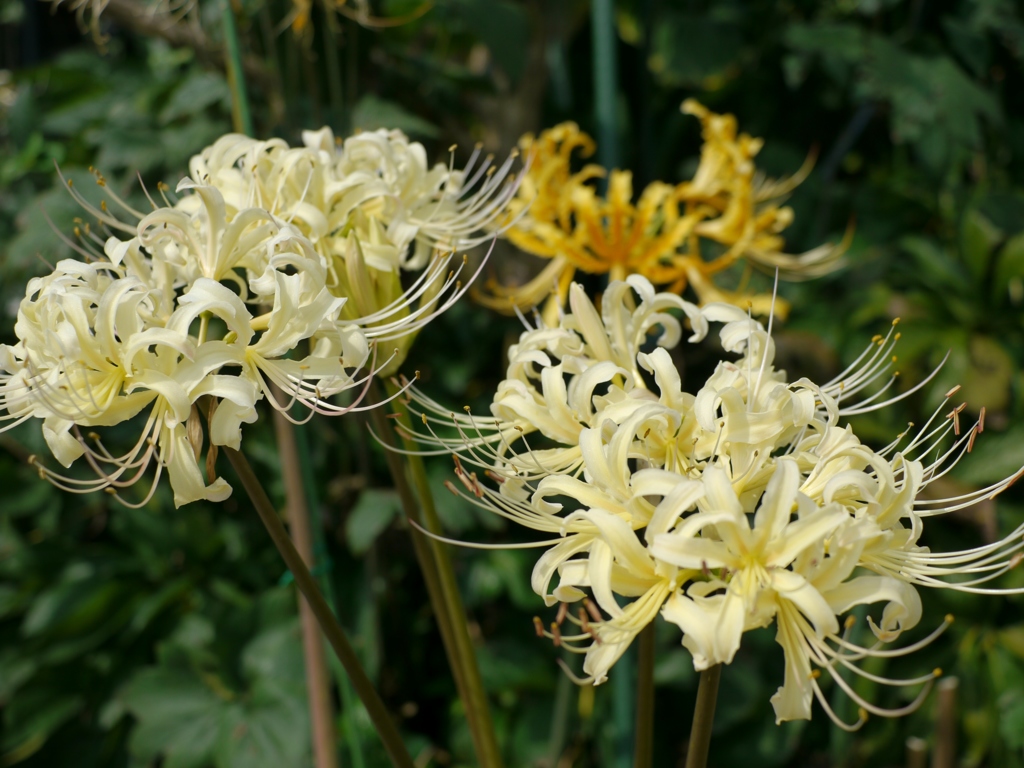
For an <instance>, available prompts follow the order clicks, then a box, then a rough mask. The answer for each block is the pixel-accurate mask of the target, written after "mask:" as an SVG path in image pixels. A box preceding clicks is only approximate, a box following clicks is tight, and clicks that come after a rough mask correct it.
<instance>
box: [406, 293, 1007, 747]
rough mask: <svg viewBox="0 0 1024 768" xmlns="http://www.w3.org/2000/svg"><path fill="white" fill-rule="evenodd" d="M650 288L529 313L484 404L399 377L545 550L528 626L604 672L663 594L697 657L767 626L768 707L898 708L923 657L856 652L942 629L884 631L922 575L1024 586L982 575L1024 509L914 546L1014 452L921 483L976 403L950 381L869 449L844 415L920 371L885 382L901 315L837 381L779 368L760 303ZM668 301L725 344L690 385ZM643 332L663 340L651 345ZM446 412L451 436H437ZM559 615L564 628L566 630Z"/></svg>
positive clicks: (989, 587) (910, 614)
mask: <svg viewBox="0 0 1024 768" xmlns="http://www.w3.org/2000/svg"><path fill="white" fill-rule="evenodd" d="M647 288H648V286H645V284H644V282H643V281H642V279H641V278H633V279H632V282H630V283H613V284H612V285H611V286H610V287H609V289H608V291H607V293H606V294H605V297H604V302H603V304H602V311H601V313H600V314H599V313H598V312H597V310H596V309H595V308H594V305H593V304H592V303H591V302H590V301H589V300H588V299H587V298H586V296H585V295H584V294H583V293H582V291H581V290H580V289H579V288H578V287H573V289H572V290H571V292H570V307H569V312H568V313H567V314H565V315H563V316H562V317H561V318H560V319H559V323H558V325H557V326H554V327H547V326H542V327H540V328H536V329H533V328H531V329H528V330H527V332H526V333H524V334H523V335H522V336H521V338H520V341H519V344H517V345H515V346H513V347H512V348H511V349H510V351H509V367H508V371H507V374H506V379H505V380H504V381H503V382H502V383H501V384H500V385H499V388H498V391H497V392H496V394H495V396H494V398H493V401H492V405H491V412H492V416H491V417H490V418H486V417H478V416H474V415H472V414H471V413H468V412H467V413H466V415H458V416H456V415H455V414H449V413H448V412H447V411H446V409H445V408H444V407H443V406H441V405H440V404H438V403H436V402H435V401H433V400H430V399H429V398H428V397H427V396H426V395H424V394H423V393H421V392H418V391H416V390H415V389H413V390H411V391H412V398H413V408H414V410H415V411H416V412H417V413H418V414H419V416H420V419H421V421H422V423H423V424H424V425H425V426H426V430H425V432H426V434H424V433H418V432H417V433H414V437H415V438H416V439H417V440H419V441H420V443H421V444H422V445H423V447H424V448H423V453H451V454H453V456H454V460H455V465H456V478H457V480H458V481H459V483H460V484H461V488H460V487H459V486H458V485H456V484H455V483H449V484H448V487H449V489H450V490H452V491H453V492H455V493H457V494H459V495H461V496H463V497H464V498H467V499H468V500H469V501H471V502H472V503H474V504H476V505H477V506H479V507H481V508H483V509H487V510H490V511H492V512H494V513H496V514H498V515H500V516H502V517H505V518H507V519H509V520H512V521H513V522H516V523H517V524H520V525H523V526H525V527H528V528H532V529H533V530H536V531H538V532H540V533H541V534H543V539H542V540H541V541H537V542H535V543H528V544H523V545H516V546H519V547H523V548H526V547H530V546H536V547H540V548H544V549H545V550H546V551H545V552H544V553H543V554H542V555H541V557H540V558H539V559H538V561H537V563H536V566H535V568H534V572H533V576H532V582H531V583H532V587H533V589H534V591H535V592H536V593H537V594H538V595H539V596H541V597H542V598H543V600H544V602H545V604H546V605H548V606H554V605H556V604H557V605H558V614H557V619H556V621H555V622H553V623H552V624H550V625H549V626H547V627H545V626H544V624H543V623H542V622H541V621H540V619H539V618H538V619H535V623H536V624H537V631H538V634H540V635H542V636H544V637H548V638H550V639H552V640H553V641H554V642H555V644H556V645H560V646H563V647H565V648H567V649H568V650H570V651H572V652H574V653H580V654H584V655H585V659H584V664H583V673H584V675H585V677H582V678H580V677H577V676H575V675H573V677H574V679H576V680H577V682H580V683H592V684H597V683H600V682H602V681H603V680H604V679H606V677H607V676H608V674H609V672H610V668H611V667H612V666H613V665H614V663H615V662H616V661H617V659H618V658H619V657H620V656H621V654H622V652H623V651H624V650H625V649H626V648H627V647H628V646H629V644H630V643H631V642H632V639H633V638H634V637H635V636H636V635H637V634H638V633H639V632H640V631H641V630H642V629H643V628H644V626H646V625H647V624H649V623H650V622H651V621H653V620H654V619H655V618H656V617H657V615H658V614H659V613H661V615H662V616H663V617H664V618H665V619H666V620H667V621H670V622H672V623H674V624H676V625H677V626H679V627H680V628H681V629H682V630H683V644H684V646H685V647H687V648H688V649H689V650H690V652H691V654H692V656H693V659H694V664H695V667H696V668H697V669H704V668H707V667H709V666H711V665H714V664H718V663H729V662H730V661H731V660H732V659H733V657H734V656H735V654H736V652H737V650H738V648H739V647H740V645H741V642H742V636H743V634H744V633H745V632H747V631H749V630H751V629H754V628H757V627H765V626H768V625H770V624H772V623H774V624H775V625H776V628H777V639H778V642H779V644H780V645H781V646H782V648H783V651H784V656H785V660H786V663H785V673H784V681H783V685H782V686H781V687H780V689H779V691H778V693H777V694H776V695H775V696H774V697H773V698H772V704H773V706H774V707H775V711H776V717H777V719H778V720H779V721H780V722H781V721H783V720H789V719H803V718H808V717H810V713H811V702H812V700H813V699H814V698H817V699H818V700H819V702H820V703H821V705H822V707H823V708H824V709H825V711H826V713H827V714H828V715H829V717H830V718H832V719H833V720H834V721H835V722H836V723H837V725H839V726H840V727H843V728H846V729H850V730H853V729H856V728H858V727H860V725H861V724H862V723H863V722H864V720H865V718H866V717H867V714H868V713H875V714H880V715H886V716H893V715H900V714H904V713H906V712H909V711H911V710H912V709H914V708H915V707H917V706H918V705H919V704H920V703H921V702H922V701H923V698H924V696H925V695H926V694H927V691H928V689H929V688H930V685H931V681H932V680H933V679H934V677H935V676H936V674H937V673H930V674H926V675H922V676H920V677H917V678H913V679H909V680H893V679H889V678H884V677H881V676H878V675H875V674H872V673H870V672H868V671H866V670H863V669H860V668H859V666H858V662H860V661H863V660H865V659H868V658H871V657H879V658H888V657H894V656H901V655H905V654H909V653H912V652H913V651H915V650H917V649H919V648H921V647H923V646H924V645H926V644H927V643H929V642H931V641H932V640H933V639H934V638H935V637H937V636H938V635H939V634H940V633H941V632H942V631H943V630H944V629H945V627H946V626H947V625H948V620H947V622H945V623H943V624H942V625H941V626H940V627H938V628H937V629H935V630H934V631H933V632H932V633H931V634H930V635H928V636H927V637H924V638H923V639H920V640H918V641H917V642H914V643H912V644H910V645H906V646H903V647H889V648H886V647H883V645H884V644H886V643H891V642H893V641H895V640H897V639H899V637H900V635H901V634H902V633H903V632H904V631H905V630H908V629H911V628H913V627H914V626H915V625H916V624H917V623H918V622H919V620H920V616H921V600H920V596H919V593H918V590H919V588H920V587H922V586H928V587H944V586H948V587H951V588H954V589H959V590H962V591H965V592H973V593H991V594H1007V593H1022V592H1024V590H1022V589H1019V588H1005V589H1004V588H1000V587H998V586H997V585H993V584H990V582H992V580H993V579H995V578H997V577H999V576H1000V575H1002V574H1004V573H1005V572H1006V571H1007V570H1009V569H1011V568H1013V567H1015V566H1016V565H1018V564H1019V563H1020V562H1021V560H1022V554H1021V553H1022V550H1024V526H1021V527H1019V528H1017V529H1016V530H1014V531H1012V532H1011V533H1010V534H1009V535H1008V536H1006V537H1005V538H1004V539H1002V540H1000V541H998V542H994V543H991V544H986V545H983V546H979V547H973V548H969V549H965V550H963V551H958V552H946V553H935V552H931V551H930V550H929V549H928V548H927V547H925V546H923V545H922V544H921V543H920V542H921V540H922V534H923V528H924V526H925V524H926V522H927V520H928V519H929V518H930V517H931V516H934V515H937V514H942V513H945V512H950V511H954V510H958V509H963V508H965V507H968V506H970V505H971V504H973V503H976V502H977V501H979V500H981V499H984V498H989V497H991V496H994V495H995V494H997V493H999V492H1001V491H1002V490H1004V489H1005V488H1006V487H1008V486H1009V484H1011V483H1012V482H1013V481H1014V480H1016V479H1017V477H1019V476H1020V474H1022V473H1024V470H1022V472H1018V473H1016V474H1015V475H1013V476H1012V477H1009V478H1006V479H1005V480H1003V481H1000V482H999V483H995V484H993V485H991V486H989V487H987V488H984V489H980V490H978V491H975V492H971V493H967V494H963V495H961V496H957V497H953V498H948V499H933V498H925V497H923V496H922V493H921V492H922V490H923V489H924V488H926V487H927V486H928V485H929V484H930V483H933V482H934V481H936V480H938V479H940V478H942V477H943V476H944V475H945V474H946V473H947V472H949V471H950V468H951V467H952V466H953V465H954V464H955V463H956V462H957V461H958V460H959V459H960V458H962V457H963V455H964V454H965V453H967V452H969V451H970V449H971V447H972V446H973V444H974V442H975V439H976V437H977V435H978V434H979V433H980V432H981V430H982V429H983V426H984V413H983V412H982V416H981V417H980V418H979V419H978V421H977V422H976V423H975V424H974V425H973V426H970V427H969V428H966V425H964V428H961V423H960V414H961V413H962V411H963V406H962V405H959V406H956V407H951V403H950V399H951V398H952V397H953V396H954V395H955V394H956V391H957V388H954V389H953V390H951V391H950V392H949V393H947V396H946V399H945V402H944V403H943V405H942V406H940V408H939V409H937V410H936V411H935V413H934V414H933V415H932V416H931V418H929V420H928V421H927V422H926V423H925V424H924V426H923V427H921V428H920V429H918V430H916V431H914V430H910V429H908V431H907V432H906V433H904V434H902V435H900V436H899V437H898V438H897V439H896V440H894V441H893V442H892V443H891V444H890V445H888V446H885V447H884V448H882V449H881V450H877V451H876V450H872V449H871V448H869V447H868V446H866V445H864V444H863V443H862V442H861V441H860V439H859V438H858V437H857V435H856V434H855V433H854V432H853V430H852V428H851V427H850V426H849V425H847V426H842V425H841V424H840V422H841V419H842V418H843V417H844V416H847V415H856V414H858V413H864V412H866V411H868V410H872V409H875V408H881V407H885V406H886V405H888V404H890V403H891V402H894V401H895V400H898V399H900V398H901V397H905V396H906V394H909V393H911V392H914V391H916V390H917V389H918V387H914V388H912V389H910V390H909V391H908V392H905V393H903V394H901V395H895V396H890V395H889V394H887V393H888V392H889V391H890V389H891V387H892V384H893V381H894V375H893V376H889V382H888V383H885V377H886V376H887V375H888V374H889V372H890V370H891V365H892V363H893V356H892V347H893V344H895V342H896V340H897V339H898V334H897V333H895V331H890V334H889V335H888V336H886V337H876V338H875V339H874V340H872V342H871V344H870V346H869V348H868V350H867V351H866V352H865V353H864V354H863V355H861V357H860V358H859V359H858V361H856V362H855V364H853V365H851V366H850V367H849V368H848V369H847V370H846V371H844V372H843V373H842V374H841V375H840V376H839V377H837V378H836V379H835V380H833V381H832V382H829V383H827V384H825V385H818V384H815V383H814V382H811V381H809V380H806V379H801V380H799V381H796V382H793V383H789V382H788V381H787V379H786V375H785V373H784V372H782V371H779V370H776V369H775V367H774V344H773V341H772V337H771V328H772V324H771V321H769V324H768V327H767V329H766V328H764V327H763V326H762V325H761V324H760V323H757V322H755V321H754V320H753V319H752V318H751V317H750V315H749V314H747V315H745V314H743V313H742V312H740V311H739V310H737V309H736V308H735V307H731V306H725V305H709V306H707V307H705V308H704V309H703V310H702V311H700V313H699V314H698V315H697V316H696V317H694V316H693V315H690V313H689V312H688V311H687V308H686V307H685V306H682V305H680V304H678V303H677V304H672V305H671V307H672V308H673V309H674V310H675V312H676V314H674V315H673V314H668V313H666V312H662V313H661V315H660V316H659V314H658V312H657V311H654V310H653V308H654V307H656V306H658V304H659V302H660V301H661V300H662V297H663V296H664V295H663V294H654V292H653V289H651V290H649V291H648V290H647ZM672 299H673V300H674V301H676V302H678V301H679V299H678V297H672ZM665 300H666V301H667V300H668V299H667V298H666V299H665ZM668 306H669V305H665V307H666V308H668ZM642 307H643V308H645V309H644V311H641V308H642ZM645 311H646V312H650V317H651V318H655V319H653V320H650V321H649V320H648V319H646V318H645V315H644V312H645ZM680 312H686V313H687V314H688V315H690V322H691V324H692V326H693V327H694V329H695V331H696V334H695V335H696V336H697V337H698V338H699V337H700V336H702V335H703V334H704V333H705V332H706V328H707V323H708V322H709V321H710V322H720V323H723V326H722V328H721V331H720V336H721V340H722V345H723V347H724V348H725V349H726V351H728V352H731V353H734V354H737V355H739V359H736V360H729V361H722V362H721V363H719V365H718V366H717V367H716V369H715V371H714V373H713V374H712V375H711V376H710V377H709V378H708V379H707V381H705V382H704V383H703V384H702V385H701V386H700V387H699V388H698V389H697V390H696V392H695V393H694V394H691V393H689V392H684V391H683V390H682V385H681V377H680V375H679V372H678V371H677V370H676V368H675V365H674V363H673V361H672V358H671V356H670V354H669V351H668V350H669V349H671V347H672V346H673V345H674V344H676V343H678V342H679V341H680V339H681V338H682V332H681V331H682V328H681V325H680V324H679V321H678V313H680ZM659 330H660V331H661V334H660V338H656V333H655V332H657V331H659ZM652 340H657V341H658V342H659V343H660V346H659V345H653V346H654V349H653V350H651V351H645V350H647V349H649V347H646V346H644V344H645V343H649V342H650V341H652ZM933 375H934V374H933ZM929 378H931V377H929ZM652 379H653V382H652ZM947 409H949V410H948V412H947ZM943 413H946V416H945V418H944V419H943V418H941V414H943ZM445 425H453V426H454V429H455V432H454V434H451V433H442V430H443V428H444V426H445ZM478 473H479V477H478ZM488 479H489V480H491V481H493V483H494V485H492V484H491V483H489V482H487V480H488ZM469 546H477V545H469ZM479 546H484V547H487V548H490V547H495V548H501V546H502V545H499V544H495V545H479ZM573 604H576V607H575V609H574V610H575V613H573V611H572V610H570V605H573ZM861 605H864V606H871V605H880V606H881V615H880V616H877V617H876V618H870V617H869V618H868V626H869V628H870V630H871V631H872V632H873V633H874V635H875V639H876V641H877V642H876V643H874V644H872V645H870V646H862V645H858V644H857V643H855V642H853V641H852V640H851V638H850V628H851V626H852V624H851V622H852V618H851V617H847V618H846V620H845V621H843V619H842V617H843V615H844V614H846V613H847V612H848V611H849V610H850V609H851V608H853V607H855V606H861ZM566 621H569V622H570V624H572V625H574V626H575V627H578V629H579V631H578V632H574V633H572V634H570V633H569V631H568V630H566V629H564V627H566V625H565V622H566ZM822 673H826V675H827V678H828V679H831V680H832V681H833V682H832V684H833V685H835V686H837V687H839V688H840V689H842V690H843V691H844V692H845V693H846V694H847V695H849V696H850V697H851V698H852V699H853V700H854V701H856V702H857V704H858V705H859V706H860V709H861V715H860V717H859V718H858V720H857V721H856V722H853V723H847V722H844V721H842V720H841V719H839V718H838V717H837V715H836V714H835V712H833V711H832V709H831V708H830V706H829V702H828V700H827V699H826V697H825V696H824V694H823V692H822V688H821V686H820V684H819V682H818V679H819V677H820V675H821V674H822ZM847 673H852V674H854V675H858V676H861V677H865V678H866V679H868V680H870V681H873V682H875V683H881V684H886V685H891V686H920V691H919V694H918V696H917V697H916V698H915V699H914V700H913V701H912V702H910V703H909V704H907V705H906V706H901V707H897V708H891V709H890V708H884V707H881V706H879V705H876V704H874V703H872V702H870V701H868V700H866V699H865V698H864V697H862V696H861V695H859V693H858V692H857V691H856V690H855V689H854V688H853V687H852V686H851V685H850V683H849V682H848V680H847V678H846V677H844V675H845V674H847ZM570 674H572V673H570Z"/></svg>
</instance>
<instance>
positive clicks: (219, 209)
mask: <svg viewBox="0 0 1024 768" xmlns="http://www.w3.org/2000/svg"><path fill="white" fill-rule="evenodd" d="M196 194H197V195H199V196H200V198H201V200H202V205H201V206H200V213H198V214H196V215H195V216H192V217H188V216H185V214H183V213H182V212H180V211H176V210H173V209H158V210H157V211H155V212H154V213H153V214H151V215H150V216H149V217H146V218H144V219H143V221H142V222H141V223H140V230H141V232H142V234H141V235H140V236H138V237H135V238H132V239H131V240H129V241H126V242H122V241H119V240H117V239H116V238H113V237H111V238H109V239H108V241H107V243H106V244H105V248H104V258H102V259H95V260H93V261H92V262H89V263H84V262H78V261H74V260H67V261H63V262H61V263H60V264H59V265H58V266H57V268H56V270H55V271H54V273H53V274H51V275H49V276H47V277H45V278H37V279H35V280H33V281H31V282H30V283H29V286H28V289H27V292H26V297H25V299H24V300H23V301H22V304H21V308H20V310H19V317H18V322H17V323H16V327H15V331H16V333H17V335H18V336H19V339H20V341H19V343H18V344H17V345H14V346H11V347H6V348H4V350H3V352H2V354H0V360H2V362H3V365H4V370H5V371H6V375H5V377H4V378H3V379H2V380H0V385H2V386H3V395H2V398H3V400H2V405H3V406H4V409H5V410H6V411H7V414H8V415H7V417H6V419H7V420H10V421H11V422H12V424H17V423H20V422H22V421H24V420H25V419H26V418H30V417H38V418H41V419H42V420H43V434H44V436H45V438H46V441H47V444H48V446H49V448H50V450H51V452H52V453H53V455H54V457H55V458H56V459H57V460H58V461H59V462H60V463H61V464H62V465H64V466H65V467H69V466H70V465H71V464H72V463H74V462H75V461H76V460H78V459H80V458H83V457H84V459H85V460H86V461H87V463H88V464H89V465H90V466H91V467H92V468H93V469H94V470H95V471H96V474H97V477H96V478H95V479H92V480H82V479H78V478H75V477H69V476H65V475H62V474H58V473H56V472H53V471H51V470H49V469H46V468H45V467H43V466H42V465H41V464H38V462H35V463H37V466H39V467H40V472H41V473H42V474H43V475H44V476H45V477H46V478H47V479H50V480H51V481H53V482H54V483H56V484H58V485H60V486H61V487H63V488H66V489H68V490H75V491H82V492H84V491H90V490H99V489H105V490H107V491H108V492H110V493H112V494H114V495H116V496H117V497H118V498H119V500H121V501H123V502H124V503H129V501H127V500H126V499H124V498H122V496H121V495H120V494H121V491H122V489H124V488H125V487H127V486H129V485H131V484H133V483H134V482H135V481H136V480H138V479H139V478H140V477H141V476H142V474H143V473H144V472H145V470H146V468H147V467H148V466H149V465H150V464H152V463H155V464H156V466H157V472H156V479H158V478H159V476H160V474H162V472H163V471H164V470H166V471H167V472H168V474H169V476H170V480H171V485H172V488H173V490H174V498H175V503H176V504H178V505H181V504H185V503H189V502H191V501H195V500H198V499H208V500H221V499H223V498H225V497H226V496H227V495H228V494H229V493H230V490H231V489H230V487H229V486H228V485H227V483H226V482H225V481H224V480H223V479H221V478H217V477H216V476H215V473H214V471H213V462H212V461H211V459H210V456H213V457H214V458H215V456H216V447H217V446H222V445H223V446H230V447H232V448H238V447H239V446H240V440H241V426H242V424H244V423H251V422H253V421H255V419H256V415H257V414H256V403H257V402H258V401H259V400H261V399H264V398H266V399H267V400H268V401H269V402H270V403H271V404H272V405H273V406H274V407H275V408H277V409H279V410H281V411H283V412H285V413H286V415H288V411H290V409H291V406H292V405H293V404H294V403H295V402H296V401H298V402H300V403H302V404H303V405H305V406H306V407H307V408H309V410H310V411H311V412H316V413H325V414H341V413H346V412H348V411H349V410H351V409H352V408H353V407H355V406H358V403H359V400H360V399H361V396H359V398H358V399H357V400H356V402H355V403H353V404H352V405H348V406H340V405H335V404H333V403H331V402H330V401H329V398H330V397H331V396H332V395H335V394H337V393H340V392H343V391H346V390H349V389H352V388H354V387H357V386H360V385H361V384H365V383H367V382H368V381H369V375H372V371H371V373H370V374H368V375H364V376H363V378H362V379H359V380H357V379H355V378H354V372H355V371H358V370H359V369H361V368H363V367H364V366H365V365H366V364H367V361H368V360H369V358H370V353H371V350H370V344H369V342H368V341H367V339H366V337H365V335H364V334H363V333H362V331H361V330H360V329H359V328H358V326H356V325H354V324H352V323H348V322H345V321H344V320H342V318H341V313H342V309H343V308H344V305H345V303H346V299H344V298H341V297H336V296H334V295H333V294H332V293H331V292H330V291H329V289H328V287H327V266H326V264H325V262H324V260H323V258H322V257H321V256H320V255H319V254H318V253H317V252H316V251H315V250H314V249H313V247H312V245H311V244H310V243H309V241H308V240H306V239H305V238H304V237H303V236H302V235H301V234H300V233H299V232H298V230H297V229H295V228H294V227H291V226H289V225H285V224H282V223H281V222H279V221H277V220H275V219H274V218H273V217H272V216H270V214H268V213H267V212H266V211H263V210H260V209H252V210H251V211H250V210H246V211H242V212H241V213H239V214H238V215H237V216H236V217H235V218H234V220H232V221H231V222H228V221H227V220H226V216H225V214H224V206H223V199H222V197H221V196H220V194H219V192H217V190H215V189H212V188H209V187H205V188H198V189H197V193H196ZM252 310H256V311H257V312H258V313H259V314H257V316H255V317H254V316H253V315H254V312H253V311H252ZM303 345H308V353H307V354H306V355H305V356H304V357H302V356H300V355H295V354H294V351H295V350H296V349H298V348H300V347H301V346H303ZM363 392H364V393H365V388H364V389H363ZM281 393H283V394H284V398H285V399H284V400H281V399H280V398H281ZM200 408H201V410H202V413H203V414H204V415H205V416H206V417H207V419H208V434H209V442H210V446H211V449H210V451H209V452H208V457H207V462H208V466H207V473H206V474H207V477H206V479H205V480H204V478H203V473H202V472H201V470H200V468H199V459H200V457H201V452H202V448H203V429H202V426H201V423H200ZM147 410H148V416H146V417H145V423H144V425H143V427H142V429H141V432H140V435H139V438H138V440H137V441H136V443H135V444H134V445H133V446H132V447H131V448H129V449H128V450H127V451H126V452H125V453H123V454H121V455H117V454H116V453H115V452H112V451H111V450H109V449H108V448H107V447H106V445H105V444H104V443H103V441H102V440H101V438H100V436H99V435H98V434H96V433H95V432H92V431H90V432H89V434H88V435H87V436H83V434H82V432H81V429H83V428H88V429H90V430H92V428H98V427H108V426H113V425H115V424H119V423H121V422H123V421H127V420H129V419H133V418H135V417H136V416H141V414H142V413H143V412H144V411H147ZM289 418H292V417H291V416H289ZM87 437H88V439H87ZM155 487H156V480H154V484H153V488H155ZM151 494H152V490H151V491H150V492H149V494H146V497H145V499H144V500H143V501H142V502H140V503H146V501H147V500H148V498H149V497H150V495H151Z"/></svg>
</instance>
